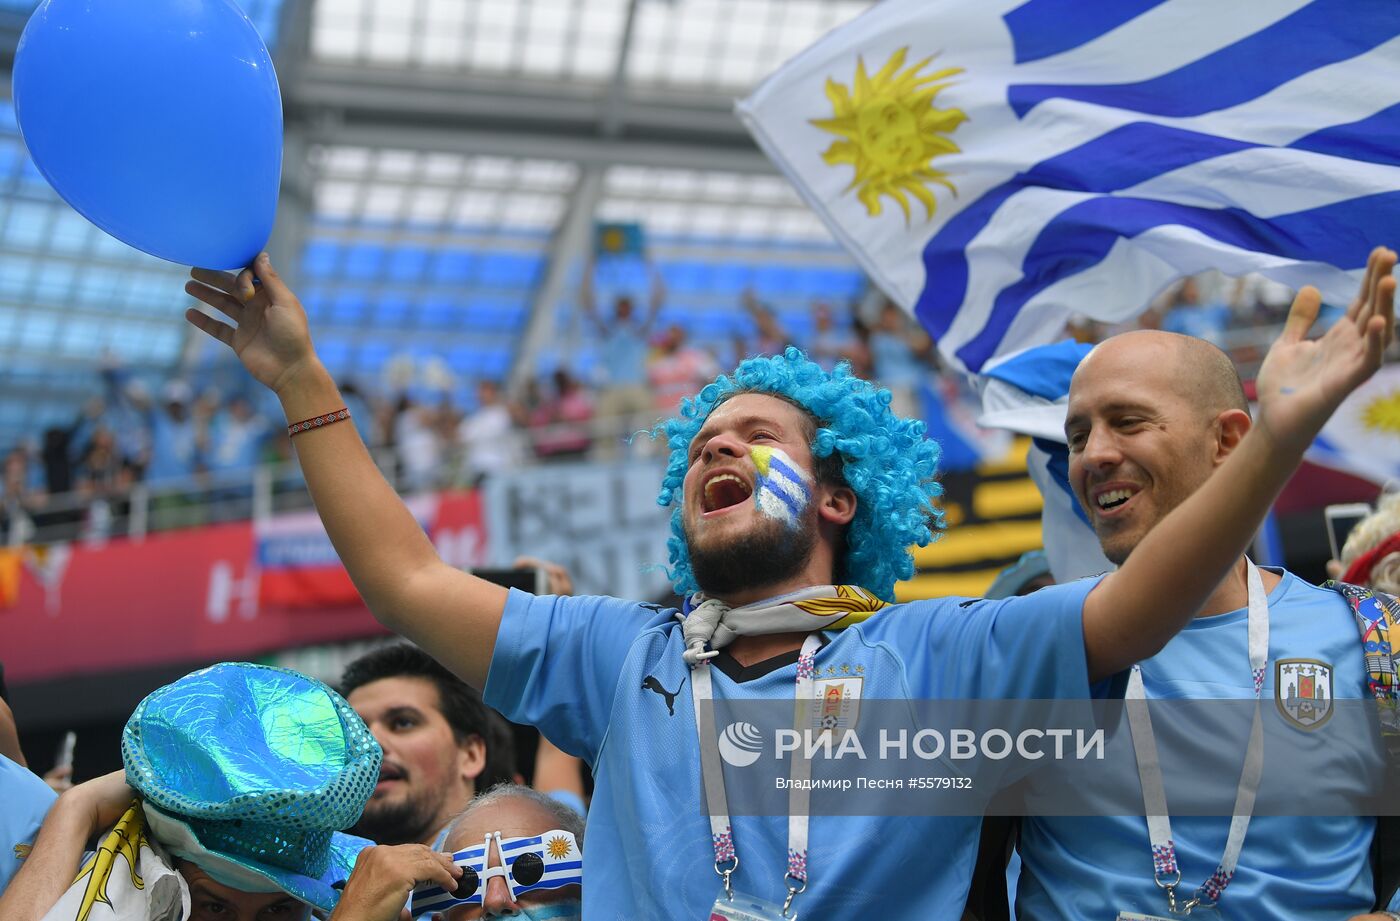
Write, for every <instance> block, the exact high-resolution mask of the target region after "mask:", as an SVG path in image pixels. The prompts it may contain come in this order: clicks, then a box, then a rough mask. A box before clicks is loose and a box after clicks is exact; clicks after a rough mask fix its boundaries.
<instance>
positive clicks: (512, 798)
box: [331, 784, 584, 921]
mask: <svg viewBox="0 0 1400 921" xmlns="http://www.w3.org/2000/svg"><path fill="white" fill-rule="evenodd" d="M583 827H584V825H583V817H582V816H580V815H579V814H578V813H577V812H575V811H574V810H572V809H570V808H569V807H568V806H565V805H563V804H562V803H560V802H559V801H558V800H556V799H554V798H553V797H551V796H549V795H547V794H544V793H540V792H539V791H537V790H532V789H530V788H529V787H521V786H516V785H514V784H501V785H499V786H495V787H492V788H491V789H490V790H488V791H486V792H485V793H483V794H482V795H481V796H479V797H477V798H476V799H475V800H473V801H472V804H471V805H470V806H468V807H467V809H466V811H464V812H463V813H462V814H461V815H460V816H458V817H457V818H456V819H454V820H453V822H452V824H451V826H449V828H448V834H447V839H446V842H445V844H444V851H445V853H438V854H433V853H431V852H429V853H425V852H424V849H423V848H421V847H419V846H417V845H407V846H400V847H375V848H371V849H370V850H368V851H366V852H365V853H364V854H363V855H362V856H361V857H360V861H359V863H358V864H356V866H355V872H354V873H353V874H351V876H350V882H349V883H348V884H347V885H346V887H345V892H344V894H343V895H342V896H341V899H340V904H339V905H337V906H336V910H335V913H334V914H333V915H331V921H398V919H399V918H400V914H399V912H400V909H401V907H402V906H403V904H404V900H405V899H406V898H408V897H409V894H410V893H411V894H412V904H411V906H410V911H411V913H412V915H413V916H414V917H421V916H423V915H427V914H430V913H431V914H433V916H434V917H436V916H438V915H439V914H440V915H441V917H442V918H443V921H475V919H477V918H498V917H523V918H527V919H529V921H578V919H579V918H580V917H581V907H580V902H579V899H580V896H581V894H582V885H583V874H582V867H583V863H582V857H583ZM444 857H445V858H446V859H447V860H448V861H449V863H450V864H451V865H452V866H453V867H454V868H455V869H454V872H455V873H456V874H459V875H457V877H456V887H455V889H452V890H450V891H449V890H448V889H447V888H445V887H443V886H442V885H440V884H429V885H421V884H422V881H423V879H424V877H425V875H426V874H427V873H429V872H433V871H434V869H435V864H434V862H433V858H438V859H441V858H444ZM415 887H416V891H415Z"/></svg>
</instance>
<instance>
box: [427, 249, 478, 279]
mask: <svg viewBox="0 0 1400 921" xmlns="http://www.w3.org/2000/svg"><path fill="white" fill-rule="evenodd" d="M475 267H476V259H475V258H474V257H473V255H472V254H471V253H469V252H467V251H466V250H461V249H445V250H442V251H441V252H439V253H437V254H436V258H434V259H433V268H432V273H431V278H432V280H433V281H434V282H438V283H441V284H448V285H462V284H466V283H467V282H469V281H470V280H471V279H472V277H473V274H474V271H475Z"/></svg>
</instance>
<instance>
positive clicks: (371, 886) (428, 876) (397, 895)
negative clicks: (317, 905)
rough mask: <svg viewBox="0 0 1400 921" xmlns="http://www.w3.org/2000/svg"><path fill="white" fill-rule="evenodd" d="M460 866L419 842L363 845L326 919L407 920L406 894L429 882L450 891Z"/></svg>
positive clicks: (358, 920)
mask: <svg viewBox="0 0 1400 921" xmlns="http://www.w3.org/2000/svg"><path fill="white" fill-rule="evenodd" d="M461 875H462V868H461V867H459V866H457V865H456V864H454V863H453V862H452V858H451V857H449V856H448V855H447V854H440V853H438V852H437V851H435V850H433V849H432V848H430V847H427V846H425V845H422V844H398V845H393V846H385V845H379V846H376V847H367V848H365V849H364V850H363V851H361V852H360V857H359V859H358V860H356V861H355V871H354V872H353V873H351V874H350V880H349V881H348V882H347V883H346V884H345V890H344V891H343V892H342V893H341V894H340V903H339V904H338V905H336V907H335V911H334V912H332V913H331V917H330V921H410V917H409V913H408V909H407V908H405V907H404V906H405V905H407V904H408V897H409V895H410V894H411V893H412V892H413V890H414V888H415V887H417V886H421V885H424V884H428V883H432V884H435V885H438V886H441V887H442V888H444V889H446V890H447V891H448V892H452V891H453V890H455V889H456V888H457V878H458V877H459V876H461Z"/></svg>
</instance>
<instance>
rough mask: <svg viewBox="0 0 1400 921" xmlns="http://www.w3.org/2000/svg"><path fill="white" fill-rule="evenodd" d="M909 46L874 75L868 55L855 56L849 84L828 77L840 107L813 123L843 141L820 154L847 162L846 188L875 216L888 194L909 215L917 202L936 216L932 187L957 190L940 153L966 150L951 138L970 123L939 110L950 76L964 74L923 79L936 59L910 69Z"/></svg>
mask: <svg viewBox="0 0 1400 921" xmlns="http://www.w3.org/2000/svg"><path fill="white" fill-rule="evenodd" d="M908 52H909V49H908V48H901V49H899V50H898V51H896V52H895V53H894V54H892V55H890V59H889V60H888V61H886V62H885V66H884V67H881V68H880V69H879V70H878V71H876V72H875V73H874V74H873V75H870V74H867V73H866V70H865V59H864V58H858V59H857V60H856V75H855V80H854V82H853V83H852V85H851V87H849V88H848V87H847V86H846V85H845V84H843V83H837V82H836V80H835V79H832V78H830V77H828V78H827V81H826V97H827V99H829V100H831V107H832V109H833V110H834V116H833V117H832V118H814V119H812V120H811V122H812V124H813V125H816V126H817V127H818V128H820V129H822V130H823V131H827V132H830V133H831V134H835V135H837V136H838V137H840V138H841V140H838V141H833V142H832V144H831V146H830V147H828V148H827V149H826V152H825V153H823V154H822V159H823V160H825V161H826V162H827V164H828V165H829V166H837V165H842V164H848V165H850V166H853V167H854V168H855V176H854V177H853V178H852V179H851V184H850V185H849V186H848V187H847V188H846V191H848V192H849V191H851V190H852V189H855V190H856V197H857V198H859V199H860V202H861V204H863V205H865V210H866V211H867V212H868V213H869V214H870V216H871V217H878V216H879V215H880V214H881V212H882V211H883V210H884V205H883V202H882V201H881V199H882V198H884V197H886V196H888V197H889V198H892V199H894V200H895V202H896V203H897V204H898V205H899V207H900V209H901V210H902V211H903V212H904V220H905V223H906V224H907V223H908V222H909V220H910V210H909V199H910V198H911V197H913V198H915V199H918V200H919V202H920V203H922V204H923V206H924V214H925V215H926V217H927V218H929V219H932V217H933V214H934V212H935V211H936V210H937V208H938V202H937V200H936V199H935V198H934V196H933V192H932V191H931V189H930V188H929V186H930V185H931V184H933V183H937V184H938V185H941V186H944V187H945V188H947V189H948V190H949V191H951V192H952V193H953V194H954V195H956V194H957V191H958V190H957V189H956V188H955V187H954V186H953V184H952V183H951V182H949V181H948V174H947V173H945V172H943V171H942V170H939V169H934V168H933V167H932V165H931V162H932V160H933V158H934V157H938V156H942V155H943V154H950V153H959V152H960V150H961V148H959V147H958V145H957V144H954V143H953V141H952V139H951V138H949V137H948V135H949V134H952V133H953V132H954V131H955V130H957V127H958V126H959V125H961V124H962V123H963V122H964V121H966V120H967V115H966V114H964V113H963V112H962V110H961V109H952V108H949V109H940V108H938V107H937V106H935V105H934V100H935V98H936V97H937V96H938V94H939V93H940V92H942V91H943V90H944V89H945V88H946V87H947V86H948V85H949V84H948V82H947V80H948V78H949V77H952V76H955V75H957V74H960V73H962V72H963V69H962V68H961V67H945V68H943V69H941V70H936V71H934V72H933V73H929V74H924V75H922V76H920V71H922V70H923V69H924V68H925V67H927V66H928V65H929V64H930V63H931V62H932V61H933V58H932V57H927V58H924V59H923V60H922V61H920V62H919V63H917V64H913V65H910V66H909V67H905V66H904V61H905V57H906V55H907V54H908Z"/></svg>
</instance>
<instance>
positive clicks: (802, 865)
mask: <svg viewBox="0 0 1400 921" xmlns="http://www.w3.org/2000/svg"><path fill="white" fill-rule="evenodd" d="M820 648H821V636H820V634H817V633H809V634H807V638H806V639H805V640H803V641H802V651H801V652H800V653H798V655H797V684H796V687H795V689H794V692H793V696H794V699H795V700H796V706H795V713H794V722H795V725H796V728H797V730H798V731H799V732H801V731H802V730H804V729H807V728H809V727H810V726H811V722H810V719H809V718H808V716H809V714H808V710H807V707H808V705H809V704H810V703H812V702H813V701H814V700H815V694H816V691H815V687H816V682H815V681H814V680H813V678H814V676H815V674H816V667H815V665H814V662H815V660H816V657H817V650H818V649H820ZM690 697H691V700H692V701H693V702H694V704H695V707H694V709H695V731H696V733H697V735H698V736H699V738H700V777H701V780H702V781H703V782H704V785H705V799H706V801H707V802H708V803H709V807H710V838H711V841H712V842H713V844H714V848H715V872H716V873H718V874H719V875H720V877H721V878H722V879H723V880H724V891H725V893H726V894H727V895H729V896H730V898H733V893H734V890H733V888H732V886H731V883H730V877H731V876H732V875H733V874H734V872H735V871H736V870H738V869H739V855H738V852H737V851H736V850H735V848H734V830H733V828H732V827H731V825H730V821H729V801H728V800H727V799H726V798H725V794H724V764H723V762H722V761H721V760H720V756H719V745H718V739H719V736H718V735H717V734H716V732H715V711H714V707H712V706H706V704H708V703H710V702H712V701H713V700H714V690H713V685H712V684H711V682H710V660H709V659H704V660H702V661H701V662H700V663H699V664H698V665H696V666H694V667H693V669H692V671H691V677H690ZM811 776H812V762H811V761H809V760H808V759H806V758H804V757H802V756H801V753H800V751H794V752H793V755H792V773H791V777H792V780H793V783H792V784H791V785H790V786H789V788H788V863H787V872H786V873H785V874H784V876H783V881H784V883H786V884H787V890H788V894H787V899H786V900H785V901H784V902H783V917H787V911H788V909H789V908H791V907H792V900H793V899H794V898H795V897H796V896H797V894H798V893H799V892H802V891H803V890H805V889H806V888H807V827H808V811H809V803H810V801H811V798H812V791H811V788H810V785H809V784H808V783H807V782H806V781H808V780H809V779H810V778H811Z"/></svg>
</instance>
